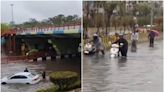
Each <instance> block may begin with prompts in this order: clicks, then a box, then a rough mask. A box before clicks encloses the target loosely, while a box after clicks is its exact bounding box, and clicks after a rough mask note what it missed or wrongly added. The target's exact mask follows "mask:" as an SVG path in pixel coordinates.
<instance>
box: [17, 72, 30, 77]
mask: <svg viewBox="0 0 164 92" xmlns="http://www.w3.org/2000/svg"><path fill="white" fill-rule="evenodd" d="M29 74H31V73H30V72H19V73H16V74H14V75H25V76H27V75H29Z"/></svg>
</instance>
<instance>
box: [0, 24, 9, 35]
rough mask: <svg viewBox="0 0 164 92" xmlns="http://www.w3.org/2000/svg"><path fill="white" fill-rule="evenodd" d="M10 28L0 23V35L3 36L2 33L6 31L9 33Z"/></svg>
mask: <svg viewBox="0 0 164 92" xmlns="http://www.w3.org/2000/svg"><path fill="white" fill-rule="evenodd" d="M10 28H11V27H10V26H9V25H7V24H4V23H1V34H3V33H4V32H6V31H9V30H10Z"/></svg>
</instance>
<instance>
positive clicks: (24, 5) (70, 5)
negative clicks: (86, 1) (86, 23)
mask: <svg viewBox="0 0 164 92" xmlns="http://www.w3.org/2000/svg"><path fill="white" fill-rule="evenodd" d="M10 4H14V6H13V9H14V21H15V23H16V24H19V23H23V22H25V21H28V20H29V18H35V19H37V20H38V21H40V20H43V19H47V18H49V17H53V16H56V15H58V14H64V15H65V16H67V15H74V14H77V15H78V16H81V11H82V10H81V8H82V2H81V1H2V3H1V21H2V23H10V21H11V6H10Z"/></svg>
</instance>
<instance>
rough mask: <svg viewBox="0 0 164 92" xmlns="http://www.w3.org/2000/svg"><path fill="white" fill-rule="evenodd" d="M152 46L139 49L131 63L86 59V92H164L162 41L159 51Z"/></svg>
mask: <svg viewBox="0 0 164 92" xmlns="http://www.w3.org/2000/svg"><path fill="white" fill-rule="evenodd" d="M147 44H148V43H142V44H139V45H138V51H137V52H136V53H131V52H128V57H127V59H123V58H110V57H109V53H108V52H106V55H105V56H104V57H102V56H101V55H100V56H96V55H95V56H91V57H90V56H85V57H84V62H83V64H84V65H83V66H84V68H83V69H84V70H83V91H84V92H162V61H163V56H162V41H159V42H156V45H155V48H149V47H148V46H147Z"/></svg>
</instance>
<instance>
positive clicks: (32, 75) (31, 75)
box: [28, 73, 36, 78]
mask: <svg viewBox="0 0 164 92" xmlns="http://www.w3.org/2000/svg"><path fill="white" fill-rule="evenodd" d="M28 76H29V77H31V78H32V77H34V76H36V75H35V74H33V73H30V74H29V75H28Z"/></svg>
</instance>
